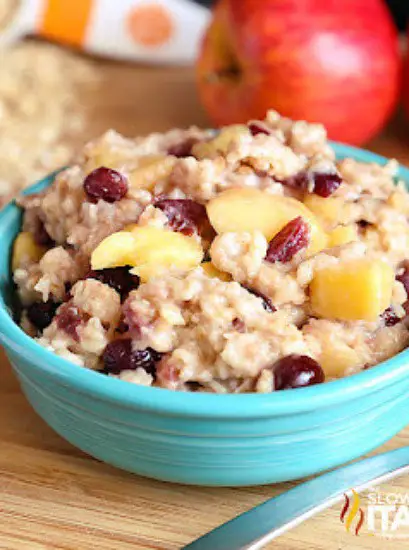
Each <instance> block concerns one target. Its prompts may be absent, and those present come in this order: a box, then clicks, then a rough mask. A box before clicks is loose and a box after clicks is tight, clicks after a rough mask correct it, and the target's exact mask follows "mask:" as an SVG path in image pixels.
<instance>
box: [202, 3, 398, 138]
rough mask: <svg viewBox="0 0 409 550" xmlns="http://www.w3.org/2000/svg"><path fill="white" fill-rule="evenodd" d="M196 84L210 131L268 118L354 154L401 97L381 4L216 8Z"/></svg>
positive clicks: (392, 33) (391, 32)
mask: <svg viewBox="0 0 409 550" xmlns="http://www.w3.org/2000/svg"><path fill="white" fill-rule="evenodd" d="M196 76H197V84H198V89H199V95H200V97H201V100H202V102H203V105H204V106H205V108H206V110H207V112H208V114H209V116H210V118H211V120H212V122H213V123H214V124H215V125H217V126H222V125H227V124H232V123H238V122H244V121H247V120H249V119H253V118H256V119H260V118H261V119H263V118H264V117H265V114H266V111H267V110H268V109H275V110H277V111H278V112H279V113H280V114H282V115H284V116H288V117H290V118H293V119H295V120H307V121H309V122H321V123H323V124H324V125H325V126H326V128H327V130H328V135H329V137H330V138H331V139H335V140H338V141H343V142H346V143H351V144H355V145H360V144H361V143H363V142H365V141H367V140H369V139H370V138H371V137H372V136H373V135H375V134H376V133H377V132H378V131H379V130H380V129H381V128H382V126H383V125H384V123H385V122H386V120H387V119H388V117H389V116H390V115H391V113H392V112H393V110H394V107H395V105H396V101H397V99H398V96H399V89H400V80H401V58H400V54H399V48H398V35H397V30H396V28H395V26H394V23H393V21H392V18H391V16H390V14H389V12H388V10H387V8H386V6H385V5H384V2H383V0H239V1H238V0H220V1H219V2H218V4H217V5H216V7H215V9H214V14H213V19H212V22H211V23H210V26H209V28H208V30H207V32H206V34H205V37H204V40H203V44H202V49H201V53H200V56H199V59H198V61H197V66H196Z"/></svg>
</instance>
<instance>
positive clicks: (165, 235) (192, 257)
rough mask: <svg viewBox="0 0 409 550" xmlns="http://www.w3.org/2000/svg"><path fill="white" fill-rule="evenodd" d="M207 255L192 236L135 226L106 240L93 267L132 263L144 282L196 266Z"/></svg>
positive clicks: (94, 253) (94, 259) (95, 251)
mask: <svg viewBox="0 0 409 550" xmlns="http://www.w3.org/2000/svg"><path fill="white" fill-rule="evenodd" d="M202 258H203V249H202V247H201V245H200V244H199V243H198V242H197V241H196V240H195V239H194V238H192V237H187V236H186V235H182V233H176V232H173V231H167V230H165V229H159V228H156V227H138V226H136V227H134V228H133V229H132V231H119V232H118V233H113V234H112V235H110V236H109V237H107V238H106V239H104V240H103V241H102V242H101V243H100V244H99V245H98V246H97V248H96V249H95V250H94V252H93V253H92V256H91V266H92V269H104V268H107V267H118V266H123V265H130V266H132V267H133V268H134V269H133V270H132V273H135V274H137V275H139V276H140V277H141V280H142V281H143V282H146V281H147V280H148V279H149V278H151V277H153V276H155V275H158V274H160V273H163V272H165V271H169V269H171V268H176V269H183V270H185V269H193V268H194V267H197V266H198V265H199V264H200V262H201V261H202Z"/></svg>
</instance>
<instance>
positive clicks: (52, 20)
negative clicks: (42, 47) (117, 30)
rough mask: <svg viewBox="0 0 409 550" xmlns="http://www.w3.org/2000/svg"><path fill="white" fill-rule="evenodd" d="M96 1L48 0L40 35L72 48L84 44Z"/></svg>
mask: <svg viewBox="0 0 409 550" xmlns="http://www.w3.org/2000/svg"><path fill="white" fill-rule="evenodd" d="M94 1H95V0H47V2H46V3H45V8H44V13H43V17H42V20H41V22H40V24H39V28H38V33H39V34H40V35H41V36H44V37H46V38H50V39H52V40H57V41H59V42H60V41H61V42H65V43H67V44H70V45H72V46H81V45H82V44H83V43H84V38H85V34H86V31H87V26H88V24H89V21H90V13H91V11H92V8H93V4H94Z"/></svg>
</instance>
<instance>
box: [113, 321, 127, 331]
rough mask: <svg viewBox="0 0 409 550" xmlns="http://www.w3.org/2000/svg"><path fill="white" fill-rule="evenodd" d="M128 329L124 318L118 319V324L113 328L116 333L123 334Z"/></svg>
mask: <svg viewBox="0 0 409 550" xmlns="http://www.w3.org/2000/svg"><path fill="white" fill-rule="evenodd" d="M128 331H129V325H128V324H127V323H125V321H124V320H122V321H119V323H118V326H117V327H116V329H115V332H116V333H118V334H125V332H128Z"/></svg>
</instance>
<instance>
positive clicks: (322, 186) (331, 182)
mask: <svg viewBox="0 0 409 550" xmlns="http://www.w3.org/2000/svg"><path fill="white" fill-rule="evenodd" d="M341 183H342V179H341V178H340V177H339V176H338V174H320V173H316V174H314V193H315V194H316V195H319V196H320V197H324V198H326V197H329V196H330V195H332V193H334V191H336V190H337V189H338V187H339V186H340V185H341Z"/></svg>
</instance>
